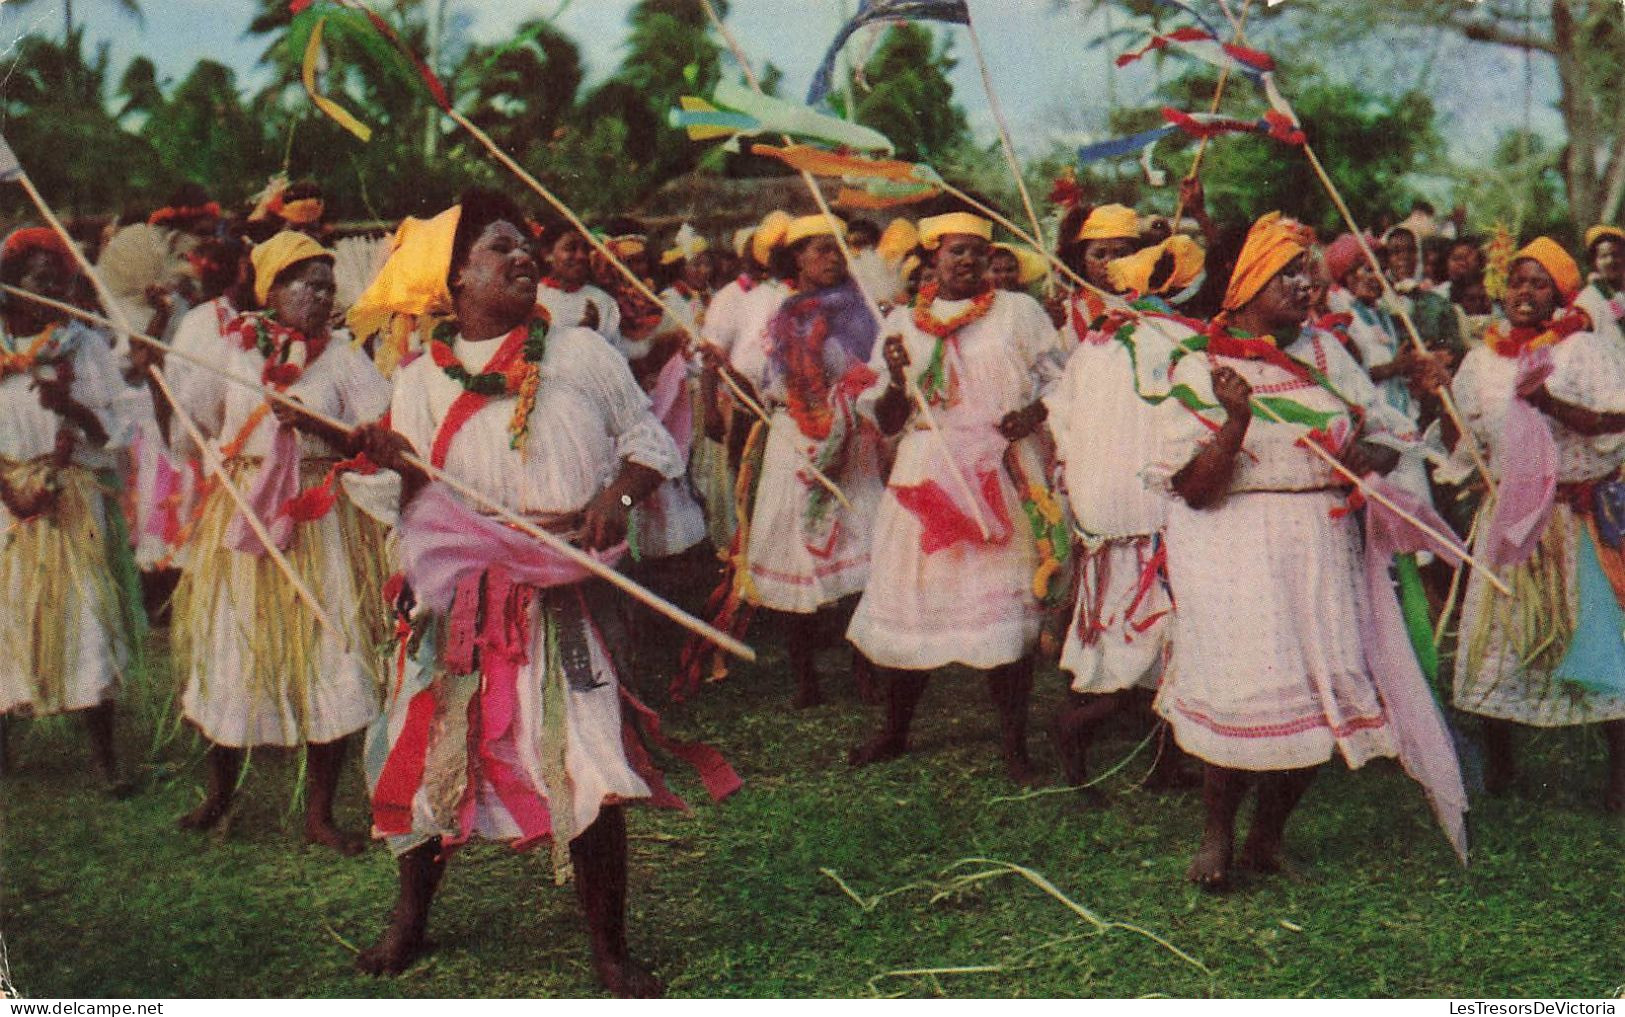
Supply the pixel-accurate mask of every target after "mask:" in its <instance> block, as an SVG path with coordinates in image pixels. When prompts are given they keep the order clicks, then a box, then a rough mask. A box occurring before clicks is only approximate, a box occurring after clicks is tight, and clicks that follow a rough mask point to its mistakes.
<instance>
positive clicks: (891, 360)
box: [884, 334, 909, 388]
mask: <svg viewBox="0 0 1625 1017" xmlns="http://www.w3.org/2000/svg"><path fill="white" fill-rule="evenodd" d="M884 354H885V357H886V370H887V372H888V373H890V375H891V383H892V384H893V385H895V386H896V387H898V388H903V387H904V385H905V380H904V375H903V371H904V369H905V368H907V367H908V365H909V359H908V347H906V346H904V345H903V337H902V336H900V335H896V334H893V335H889V336H887V337H886V344H885V347H884Z"/></svg>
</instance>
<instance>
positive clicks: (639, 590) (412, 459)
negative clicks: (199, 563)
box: [0, 286, 756, 660]
mask: <svg viewBox="0 0 1625 1017" xmlns="http://www.w3.org/2000/svg"><path fill="white" fill-rule="evenodd" d="M0 291H4V292H6V293H10V294H12V295H14V296H18V297H21V298H23V299H25V300H32V301H34V302H36V303H39V304H42V305H44V306H46V307H54V308H56V309H57V310H59V311H63V312H64V313H67V314H71V315H74V316H75V317H78V318H81V319H83V320H85V321H88V322H91V323H92V324H96V325H102V326H105V327H110V328H118V327H119V326H117V325H115V324H114V323H113V322H111V321H109V320H108V319H106V318H103V317H102V316H100V315H98V314H92V313H90V312H89V311H85V310H83V309H81V308H78V307H74V306H73V305H71V304H65V303H63V302H61V301H59V300H53V299H51V298H50V297H44V296H41V295H39V294H37V293H31V292H29V291H28V290H24V289H18V288H17V287H15V286H0ZM125 334H126V335H128V336H129V337H130V338H131V339H132V340H135V341H137V342H142V343H146V344H147V345H149V346H151V347H153V348H154V349H159V350H163V351H164V352H165V354H167V355H169V356H174V357H178V358H180V359H181V360H185V361H187V362H189V363H192V364H195V365H197V366H198V367H201V368H203V369H204V370H206V371H209V372H211V373H213V374H216V375H219V376H220V377H221V378H224V379H225V380H227V381H230V382H232V383H234V384H237V385H241V386H242V387H244V388H248V389H252V390H253V391H255V392H258V393H260V394H261V395H263V396H264V397H265V398H267V399H270V400H272V401H275V402H279V403H282V404H284V405H287V406H290V407H293V408H294V409H297V410H299V411H300V412H301V413H303V414H305V415H307V416H309V417H311V418H312V419H314V420H317V421H320V422H321V423H323V424H326V425H327V426H329V427H332V428H334V429H336V430H339V431H342V432H344V433H345V434H354V433H355V428H354V427H353V426H351V425H350V424H347V423H345V422H344V421H342V420H339V419H338V418H336V417H330V416H328V415H327V414H325V413H322V412H320V411H318V410H315V409H313V408H311V407H309V406H307V405H305V404H304V403H302V402H300V401H299V400H297V399H292V398H290V397H288V396H286V395H284V394H283V393H281V392H278V391H276V390H275V389H271V388H266V387H265V386H263V385H261V384H260V383H259V382H256V381H253V380H252V379H249V378H246V377H243V376H242V375H239V374H236V373H233V372H231V371H228V370H225V369H224V368H221V367H219V366H218V365H216V364H214V363H212V362H210V361H209V360H208V359H206V358H204V357H200V356H196V355H194V354H189V353H187V352H185V351H184V350H178V349H176V348H174V347H173V346H171V345H169V344H168V343H166V342H162V341H160V340H158V339H154V338H152V337H151V336H149V335H143V334H142V333H140V332H136V331H133V330H127V331H125ZM166 391H167V389H166ZM176 408H177V410H178V409H179V407H176ZM194 440H195V439H194ZM402 458H403V459H405V460H406V461H407V462H408V463H410V464H412V465H413V466H416V467H417V468H418V469H421V470H422V471H423V472H424V473H425V474H427V475H428V476H429V478H430V479H431V480H436V481H439V482H441V483H443V484H445V485H446V486H447V487H449V488H451V489H452V490H454V491H457V492H458V493H459V494H462V495H464V496H465V497H467V498H468V499H469V500H470V501H473V502H477V503H478V504H480V505H482V506H484V507H485V508H487V509H489V510H490V511H491V512H492V514H493V515H495V516H496V517H497V518H499V519H502V520H503V521H504V522H507V523H509V524H511V525H512V526H513V527H514V528H515V529H518V530H519V531H520V532H522V533H525V534H527V535H529V536H532V537H535V538H536V539H537V540H540V541H541V542H542V543H544V544H546V545H547V546H548V547H549V548H550V549H552V550H554V551H557V552H558V553H560V554H562V555H564V556H565V557H566V558H569V559H570V560H571V561H572V562H574V563H575V564H577V565H579V566H581V567H582V568H584V569H586V570H587V571H589V572H591V573H592V574H593V575H595V576H597V577H598V578H600V579H603V580H605V581H606V582H608V583H610V584H612V585H614V586H616V587H618V588H620V589H621V590H622V591H624V592H626V593H627V594H629V595H630V596H632V597H633V598H634V599H636V600H638V601H639V602H640V603H642V604H644V605H646V606H648V607H649V608H651V609H653V610H655V611H658V612H659V613H660V614H662V615H665V616H666V617H667V618H670V619H671V620H672V621H674V622H676V623H677V624H679V625H681V626H683V627H684V628H686V629H688V630H689V631H690V632H693V633H695V634H696V635H699V636H703V637H704V638H706V639H709V640H711V641H712V642H714V643H716V644H717V645H718V646H720V647H722V648H723V649H725V650H727V651H728V652H730V653H733V654H735V655H736V656H739V657H743V658H744V659H746V660H755V659H756V651H755V650H752V649H751V648H750V647H749V646H747V645H745V644H744V643H742V642H740V641H739V640H737V639H735V638H733V637H732V636H730V635H728V634H727V633H725V632H722V631H720V630H718V629H717V628H715V627H713V626H711V625H708V624H706V623H705V622H703V621H701V620H700V619H698V618H695V617H694V616H693V615H691V614H689V613H687V612H686V611H684V610H683V609H682V608H680V607H677V606H676V605H674V604H671V603H669V602H668V601H666V600H664V599H663V598H661V597H660V596H658V595H657V594H654V593H652V592H650V591H649V590H647V589H645V588H644V587H642V586H640V585H638V584H637V583H636V582H633V581H632V580H631V579H628V578H627V577H626V576H624V575H622V574H621V573H619V572H617V571H615V570H614V569H612V568H610V567H609V566H608V565H605V564H604V563H602V562H600V561H599V560H598V559H596V558H594V557H592V556H591V555H589V554H587V553H586V552H585V551H582V550H581V549H580V548H578V547H576V546H575V545H574V544H571V543H570V542H569V541H567V540H565V539H563V538H562V537H560V536H558V535H557V534H555V533H550V532H548V531H547V530H544V529H542V528H541V527H539V526H537V525H536V524H534V523H532V522H530V521H529V520H527V519H525V518H524V517H523V516H521V515H518V514H516V513H514V512H513V511H512V510H511V509H509V508H508V507H507V506H506V505H503V504H501V503H500V502H498V501H496V500H494V499H492V498H491V497H489V496H488V495H485V494H482V493H481V492H479V491H478V490H475V489H474V488H472V487H469V486H468V485H467V484H465V483H463V482H462V481H460V480H458V479H457V478H456V477H453V476H451V475H449V474H447V473H446V472H445V471H444V470H441V469H438V468H436V467H435V466H433V465H432V464H430V463H428V462H426V461H425V460H423V459H421V458H419V457H418V456H416V455H413V454H411V453H406V454H404V455H403V456H402Z"/></svg>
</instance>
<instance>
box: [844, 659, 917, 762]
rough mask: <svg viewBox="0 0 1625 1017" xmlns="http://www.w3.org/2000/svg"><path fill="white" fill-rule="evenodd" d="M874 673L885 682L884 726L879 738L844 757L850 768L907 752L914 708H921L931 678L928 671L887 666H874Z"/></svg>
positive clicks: (871, 740) (877, 736) (876, 737)
mask: <svg viewBox="0 0 1625 1017" xmlns="http://www.w3.org/2000/svg"><path fill="white" fill-rule="evenodd" d="M875 673H876V674H877V675H879V676H880V677H881V679H882V680H883V681H884V682H885V683H886V721H885V726H884V727H882V728H881V731H880V733H879V734H878V735H876V736H875V737H873V738H871V739H869V741H867V742H865V743H863V744H862V745H860V746H858V747H857V748H855V749H853V750H852V751H851V752H850V753H848V754H847V757H846V761H847V762H848V763H849V764H851V765H852V766H868V765H869V764H870V763H878V762H880V761H881V760H885V759H896V758H897V757H898V756H901V755H902V754H903V753H905V752H907V751H908V728H909V725H910V724H911V723H913V721H914V708H915V707H916V706H919V705H920V699H921V698H922V697H923V696H924V695H925V684H926V682H927V681H928V680H930V677H931V673H930V672H929V671H902V670H898V669H897V668H890V667H876V668H875Z"/></svg>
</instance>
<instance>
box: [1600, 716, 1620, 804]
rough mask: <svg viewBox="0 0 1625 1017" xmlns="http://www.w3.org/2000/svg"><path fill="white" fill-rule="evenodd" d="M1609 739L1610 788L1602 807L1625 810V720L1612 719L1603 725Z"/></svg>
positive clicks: (1603, 732)
mask: <svg viewBox="0 0 1625 1017" xmlns="http://www.w3.org/2000/svg"><path fill="white" fill-rule="evenodd" d="M1602 735H1603V737H1604V738H1606V739H1607V740H1608V790H1607V792H1606V793H1604V795H1603V800H1602V807H1603V808H1605V809H1607V810H1608V811H1609V812H1615V813H1618V812H1625V720H1610V721H1608V722H1607V723H1605V724H1603V726H1602Z"/></svg>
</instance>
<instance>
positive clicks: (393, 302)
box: [348, 205, 463, 339]
mask: <svg viewBox="0 0 1625 1017" xmlns="http://www.w3.org/2000/svg"><path fill="white" fill-rule="evenodd" d="M462 215H463V207H462V206H461V205H453V206H452V207H451V208H448V209H446V210H445V211H444V212H441V213H440V214H439V215H437V216H435V217H434V218H433V219H413V218H407V219H406V220H405V221H404V222H402V223H401V225H400V228H399V229H397V230H396V231H395V239H394V241H393V242H392V244H391V247H390V251H389V260H388V261H386V262H384V268H383V270H382V271H381V272H379V273H378V278H376V279H374V280H373V281H372V285H371V286H368V287H367V291H366V292H365V293H363V294H361V298H360V299H359V300H357V301H356V302H355V306H353V307H351V308H350V313H349V315H348V321H349V325H350V331H351V332H352V333H353V334H354V335H355V336H356V337H357V338H358V339H359V338H364V337H366V336H370V335H372V334H374V333H375V332H377V331H378V330H379V329H381V328H383V327H384V323H385V322H386V321H387V320H388V318H389V316H390V315H392V314H409V315H423V314H449V313H451V288H450V286H449V285H447V282H446V276H447V275H448V274H449V273H450V272H451V248H452V242H453V241H454V240H455V239H456V237H457V223H458V221H459V220H460V219H461V218H462Z"/></svg>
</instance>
